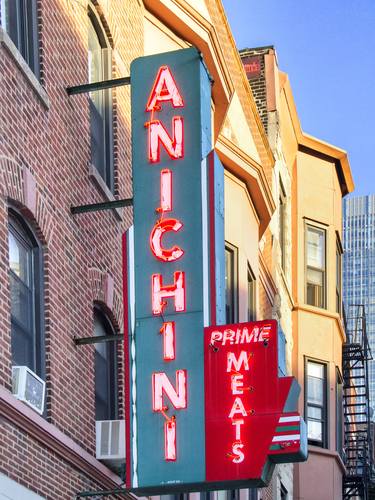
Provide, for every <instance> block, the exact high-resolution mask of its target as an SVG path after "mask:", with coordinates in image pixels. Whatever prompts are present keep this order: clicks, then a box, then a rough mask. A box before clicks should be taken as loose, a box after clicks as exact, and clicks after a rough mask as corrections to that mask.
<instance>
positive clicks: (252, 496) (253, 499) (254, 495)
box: [249, 488, 258, 500]
mask: <svg viewBox="0 0 375 500" xmlns="http://www.w3.org/2000/svg"><path fill="white" fill-rule="evenodd" d="M249 500H258V490H257V489H256V488H251V489H249Z"/></svg>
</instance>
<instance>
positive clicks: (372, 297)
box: [343, 195, 375, 409]
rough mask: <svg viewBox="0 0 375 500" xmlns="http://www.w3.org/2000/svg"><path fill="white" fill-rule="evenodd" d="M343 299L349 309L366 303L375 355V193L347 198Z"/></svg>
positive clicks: (373, 398) (373, 400)
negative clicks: (353, 305) (351, 306)
mask: <svg viewBox="0 0 375 500" xmlns="http://www.w3.org/2000/svg"><path fill="white" fill-rule="evenodd" d="M343 247H344V260H343V299H344V304H345V307H346V310H348V307H349V306H350V305H351V304H363V305H364V306H365V310H366V325H367V335H368V339H369V342H370V347H371V352H372V354H373V356H374V357H375V195H369V196H356V197H352V198H346V199H344V210H343ZM369 382H370V406H372V407H373V408H374V409H375V361H370V362H369Z"/></svg>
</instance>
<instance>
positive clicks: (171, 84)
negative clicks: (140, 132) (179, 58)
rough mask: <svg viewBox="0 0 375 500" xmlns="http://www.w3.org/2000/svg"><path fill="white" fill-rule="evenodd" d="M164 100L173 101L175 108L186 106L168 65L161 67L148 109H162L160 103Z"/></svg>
mask: <svg viewBox="0 0 375 500" xmlns="http://www.w3.org/2000/svg"><path fill="white" fill-rule="evenodd" d="M163 101H164V102H167V101H172V105H173V107H174V108H182V107H183V106H184V101H183V100H182V97H181V95H180V93H179V91H178V89H177V85H176V82H175V81H174V78H173V76H172V73H171V70H170V69H169V68H168V66H162V67H161V68H159V71H158V74H157V76H156V79H155V82H154V86H153V87H152V90H151V94H150V97H149V99H148V103H147V106H146V111H160V110H161V106H160V105H159V104H158V103H159V102H163Z"/></svg>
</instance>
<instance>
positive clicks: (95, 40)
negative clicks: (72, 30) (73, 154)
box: [88, 14, 114, 192]
mask: <svg viewBox="0 0 375 500" xmlns="http://www.w3.org/2000/svg"><path fill="white" fill-rule="evenodd" d="M89 18H90V22H89V31H88V38H89V40H88V43H89V53H88V58H89V60H88V65H89V81H90V83H93V82H100V81H103V80H109V79H111V77H112V67H111V64H112V56H111V49H110V48H109V47H108V45H107V42H106V38H105V35H104V32H103V30H102V29H101V26H100V25H99V23H98V20H97V19H96V17H95V16H94V15H93V14H90V16H89ZM89 105H90V131H91V163H92V165H93V166H94V167H95V168H96V169H97V170H98V172H99V174H100V175H101V177H102V178H103V180H104V182H105V184H106V185H107V186H108V188H109V189H110V190H111V191H112V192H113V189H114V177H113V131H112V118H113V116H112V90H111V89H106V90H97V91H95V92H91V93H90V98H89Z"/></svg>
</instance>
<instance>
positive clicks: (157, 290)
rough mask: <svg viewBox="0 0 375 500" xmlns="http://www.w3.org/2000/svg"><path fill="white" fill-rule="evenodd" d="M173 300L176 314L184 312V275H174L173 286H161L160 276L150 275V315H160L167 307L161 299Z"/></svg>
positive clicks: (178, 273)
mask: <svg viewBox="0 0 375 500" xmlns="http://www.w3.org/2000/svg"><path fill="white" fill-rule="evenodd" d="M172 297H173V298H174V308H175V311H176V312H182V311H185V273H184V272H183V271H176V272H175V273H174V283H173V285H165V286H163V281H162V277H161V274H153V275H152V314H154V315H158V314H161V313H162V312H163V310H164V307H165V306H166V305H167V303H166V302H164V301H163V299H167V298H172Z"/></svg>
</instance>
